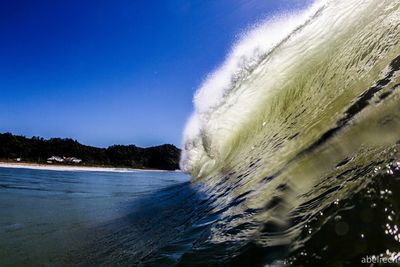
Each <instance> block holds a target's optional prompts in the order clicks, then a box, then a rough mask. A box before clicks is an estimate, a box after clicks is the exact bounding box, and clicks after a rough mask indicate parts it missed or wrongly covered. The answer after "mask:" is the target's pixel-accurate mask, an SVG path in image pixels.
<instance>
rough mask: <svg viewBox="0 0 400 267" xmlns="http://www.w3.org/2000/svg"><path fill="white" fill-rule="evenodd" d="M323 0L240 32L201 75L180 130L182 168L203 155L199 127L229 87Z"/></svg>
mask: <svg viewBox="0 0 400 267" xmlns="http://www.w3.org/2000/svg"><path fill="white" fill-rule="evenodd" d="M326 2H327V1H325V0H320V1H316V2H315V3H314V4H312V5H311V6H310V7H308V8H307V9H305V10H301V11H296V12H295V11H292V12H290V13H289V12H288V13H285V14H281V15H279V16H275V17H272V18H268V19H267V20H265V21H263V22H261V23H259V24H257V25H255V26H254V27H252V28H251V29H250V30H249V31H247V32H245V33H244V34H243V35H242V37H241V38H240V39H239V41H237V42H236V44H235V45H234V46H233V48H232V49H231V52H230V53H229V54H228V56H227V58H226V60H225V62H224V63H223V64H222V65H221V66H220V67H219V68H217V70H216V71H214V72H213V73H211V74H210V75H209V76H208V77H207V78H206V79H205V81H204V82H203V84H202V85H201V86H200V88H199V89H198V90H197V91H196V93H195V96H194V112H193V114H192V115H191V117H190V118H189V120H188V122H187V124H186V127H185V129H184V132H183V144H184V145H183V147H184V149H183V151H182V157H181V168H182V170H185V171H188V165H191V162H193V161H199V160H200V161H201V158H204V157H207V156H206V155H205V154H204V142H203V141H202V131H203V129H205V125H206V124H207V122H208V120H209V117H210V115H211V114H212V113H213V112H214V111H215V110H216V109H217V108H218V106H220V105H221V104H222V103H223V102H224V101H225V99H226V96H227V95H228V94H229V93H230V91H231V90H234V85H235V84H237V83H238V82H239V81H240V80H241V79H245V78H246V77H247V76H248V75H249V73H250V72H251V71H252V70H253V69H254V68H255V67H256V66H257V65H258V64H259V62H260V61H261V60H262V59H263V57H264V56H265V55H267V54H268V53H269V52H270V51H271V50H273V49H274V47H276V46H277V45H278V44H279V43H281V42H282V41H284V40H285V39H286V38H287V37H288V36H290V34H291V33H292V32H293V31H295V30H296V28H298V27H300V26H301V25H302V24H304V23H305V22H306V21H307V20H308V19H309V18H310V17H312V16H313V15H314V14H315V13H316V12H317V11H318V10H319V9H320V8H321V7H322V6H323V5H324V4H325V3H326ZM207 160H209V159H207Z"/></svg>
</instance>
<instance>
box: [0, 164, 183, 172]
mask: <svg viewBox="0 0 400 267" xmlns="http://www.w3.org/2000/svg"><path fill="white" fill-rule="evenodd" d="M0 168H17V169H33V170H49V171H85V172H168V171H166V170H150V169H130V168H109V167H83V166H60V165H44V164H34V163H13V162H0ZM176 171H179V170H176Z"/></svg>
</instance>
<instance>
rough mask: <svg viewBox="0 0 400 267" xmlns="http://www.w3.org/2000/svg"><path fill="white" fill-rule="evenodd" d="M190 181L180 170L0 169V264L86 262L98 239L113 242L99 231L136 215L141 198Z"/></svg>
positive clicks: (48, 264)
mask: <svg viewBox="0 0 400 267" xmlns="http://www.w3.org/2000/svg"><path fill="white" fill-rule="evenodd" d="M188 179H189V178H188V177H187V176H186V175H185V174H183V173H180V172H141V171H135V172H118V173H117V172H79V171H49V170H32V169H8V168H0V265H1V266H64V265H65V266H68V265H70V264H79V263H82V259H83V258H84V259H87V258H88V255H85V251H87V252H88V251H91V249H89V250H88V248H93V247H94V246H93V244H94V242H96V240H99V239H101V240H109V239H107V238H105V237H103V236H102V233H104V231H101V230H99V229H104V228H102V227H105V226H107V225H113V226H115V225H116V224H113V223H114V222H116V221H119V220H123V218H126V216H128V215H129V214H132V212H133V211H134V210H135V209H137V208H138V207H139V206H141V204H140V203H139V202H140V201H139V200H140V199H144V198H146V196H150V195H152V194H155V192H158V191H159V190H163V189H164V188H167V187H171V186H173V185H178V184H182V183H185V184H187V183H186V182H187V181H188ZM139 204H140V205H139ZM109 245H110V248H111V247H112V246H115V244H111V243H110V244H109ZM94 249H95V248H94ZM115 251H118V248H116V249H115ZM91 252H92V251H91ZM110 254H112V253H110ZM105 258H107V255H103V258H102V259H99V260H101V261H103V262H105V261H106V260H105ZM82 264H83V263H82Z"/></svg>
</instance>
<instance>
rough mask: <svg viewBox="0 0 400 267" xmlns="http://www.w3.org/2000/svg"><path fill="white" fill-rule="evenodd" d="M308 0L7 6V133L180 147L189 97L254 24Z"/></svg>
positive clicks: (8, 0)
mask: <svg viewBox="0 0 400 267" xmlns="http://www.w3.org/2000/svg"><path fill="white" fill-rule="evenodd" d="M310 2H311V0H307V1H306V0H279V1H277V0H260V1H253V0H213V1H211V0H209V1H207V0H193V1H189V0H170V1H168V0H159V1H152V0H143V1H135V0H126V1H118V0H114V1H101V0H96V1H75V0H56V1H54V0H48V1H42V0H37V1H31V0H26V1H19V0H3V1H1V2H0V132H12V133H14V134H20V135H26V136H42V137H45V138H49V137H71V138H74V139H77V140H79V141H80V142H82V143H84V144H88V145H96V146H103V147H104V146H108V145H111V144H137V145H139V146H151V145H157V144H162V143H173V144H175V145H178V146H179V145H180V139H181V131H182V129H183V127H184V124H185V122H186V119H187V118H188V116H189V115H190V113H191V110H192V96H193V93H194V91H195V90H196V88H197V87H198V86H199V85H200V84H201V82H202V80H203V79H204V78H205V76H206V75H207V74H208V73H209V72H210V71H212V70H213V69H215V68H216V67H217V66H218V65H219V64H220V63H222V62H223V60H224V58H225V56H226V54H227V52H228V51H229V49H230V47H231V46H232V44H233V43H234V41H235V40H236V39H237V37H238V35H239V34H240V33H242V32H243V31H244V30H245V29H246V28H248V27H250V26H251V25H253V24H254V23H256V22H258V21H260V20H262V19H264V18H266V17H268V16H271V15H273V14H276V13H279V12H282V11H283V10H288V9H297V8H301V7H303V6H305V5H306V4H309V3H310Z"/></svg>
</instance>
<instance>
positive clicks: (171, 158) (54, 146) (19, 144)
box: [0, 133, 180, 170]
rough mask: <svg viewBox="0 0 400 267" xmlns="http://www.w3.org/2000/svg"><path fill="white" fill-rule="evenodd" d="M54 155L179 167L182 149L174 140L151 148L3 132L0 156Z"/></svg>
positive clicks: (96, 162)
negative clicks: (94, 143)
mask: <svg viewBox="0 0 400 267" xmlns="http://www.w3.org/2000/svg"><path fill="white" fill-rule="evenodd" d="M53 156H57V157H75V158H78V159H81V160H82V162H81V163H79V165H83V166H110V167H124V168H140V169H161V170H176V169H179V156H180V149H179V148H177V147H175V146H174V145H170V144H165V145H160V146H154V147H148V148H142V147H138V146H135V145H113V146H110V147H108V148H99V147H93V146H87V145H83V144H80V143H79V142H78V141H76V140H73V139H69V138H67V139H62V138H51V139H44V138H41V137H32V138H27V137H25V136H18V135H13V134H11V133H4V134H0V160H4V161H15V160H17V159H18V161H21V162H28V163H39V164H47V163H48V158H50V157H53Z"/></svg>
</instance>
